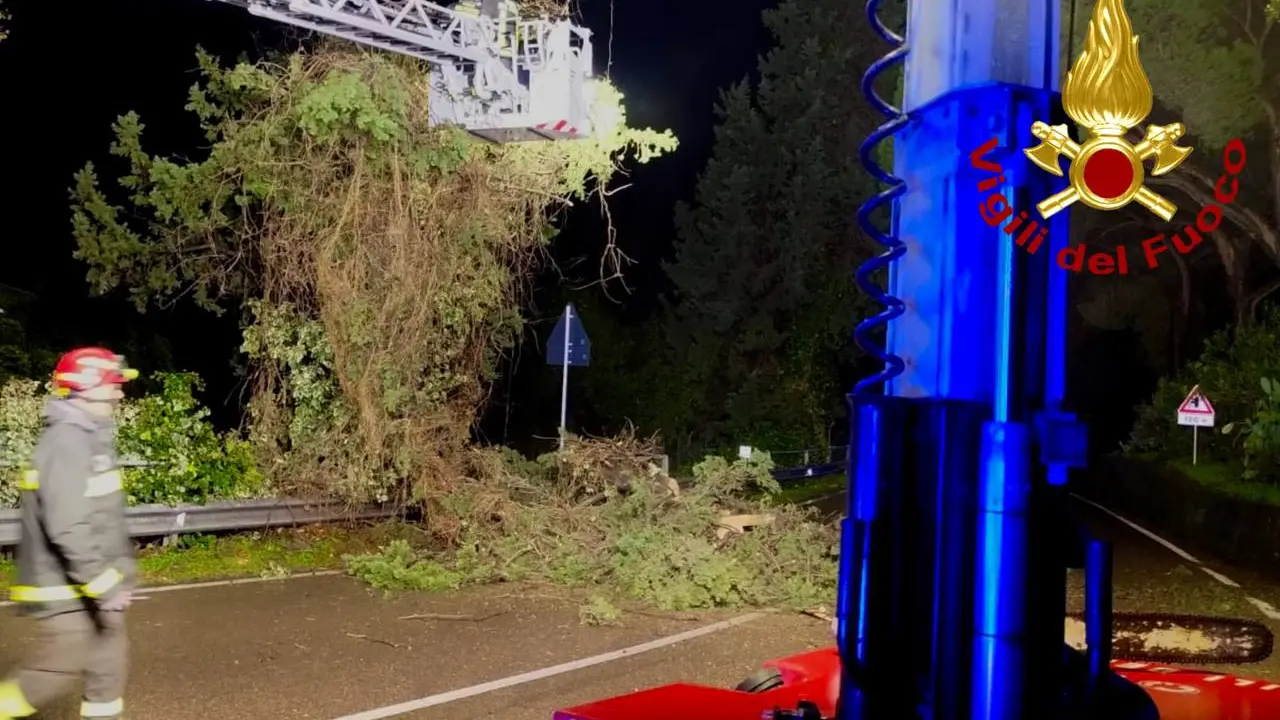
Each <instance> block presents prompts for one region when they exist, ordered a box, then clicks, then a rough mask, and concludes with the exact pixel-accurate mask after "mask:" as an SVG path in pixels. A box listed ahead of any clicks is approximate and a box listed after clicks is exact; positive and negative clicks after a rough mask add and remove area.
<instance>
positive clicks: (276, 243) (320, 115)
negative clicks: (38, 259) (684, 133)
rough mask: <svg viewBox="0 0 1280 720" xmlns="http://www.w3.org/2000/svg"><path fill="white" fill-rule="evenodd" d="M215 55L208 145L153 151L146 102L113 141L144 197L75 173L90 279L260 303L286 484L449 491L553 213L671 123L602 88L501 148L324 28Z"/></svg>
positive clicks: (197, 102) (260, 381) (253, 322)
mask: <svg viewBox="0 0 1280 720" xmlns="http://www.w3.org/2000/svg"><path fill="white" fill-rule="evenodd" d="M198 60H199V64H200V69H201V74H202V76H203V77H202V81H201V82H200V83H199V84H198V85H196V86H195V87H193V88H192V90H191V94H190V102H189V103H188V109H190V110H191V111H192V112H193V113H194V114H195V115H196V116H197V118H198V119H199V121H200V123H201V125H202V127H203V128H204V130H205V132H206V135H207V137H208V139H209V142H210V150H209V153H208V155H207V156H206V157H204V158H202V159H199V160H196V161H188V160H185V159H184V160H182V161H177V160H172V159H168V158H164V157H159V156H153V155H149V154H148V153H147V152H146V151H145V150H144V148H143V145H142V138H141V134H142V129H143V128H142V124H141V122H140V121H139V119H138V117H137V116H136V115H133V114H129V115H126V116H124V117H122V118H120V120H119V121H118V122H117V123H116V125H115V128H114V129H115V134H116V141H115V143H114V144H113V145H112V148H111V152H112V154H113V155H115V156H116V157H117V158H119V159H121V160H123V161H124V162H125V163H126V164H127V170H126V171H125V173H124V174H123V176H121V177H120V178H119V180H118V184H119V186H120V188H121V189H122V190H123V192H124V193H125V194H126V195H127V196H128V201H129V205H130V206H131V207H130V208H129V210H128V211H126V210H125V209H124V208H123V207H119V206H117V205H116V204H115V203H114V202H113V201H112V199H111V198H110V197H109V196H108V195H107V194H106V192H104V190H103V189H102V188H101V187H100V186H99V182H98V178H97V175H96V173H95V170H94V168H93V166H92V165H90V166H86V167H85V169H84V170H83V171H81V172H80V173H79V174H78V175H77V176H76V184H75V188H74V191H73V196H74V206H73V226H74V232H75V236H76V239H77V243H78V247H79V249H78V251H77V257H78V258H79V259H81V260H82V261H84V262H85V263H87V264H88V266H89V272H88V279H89V282H90V285H91V286H92V287H93V289H94V290H95V291H96V292H106V291H109V290H111V289H114V288H125V289H127V290H128V291H129V292H130V293H131V294H132V297H133V299H134V301H135V302H136V303H137V305H138V306H139V307H140V308H141V307H145V306H146V305H148V304H150V303H167V302H173V301H175V300H176V299H177V298H180V297H190V298H192V299H194V301H195V302H197V303H199V304H200V305H202V306H204V307H206V308H210V309H222V308H226V307H233V308H242V309H245V310H246V311H247V313H248V315H249V317H250V322H249V327H248V330H247V332H246V335H245V345H244V349H245V351H246V352H247V353H248V354H249V355H250V359H251V361H252V364H253V368H254V369H255V371H256V373H255V379H256V381H257V382H256V385H255V388H254V399H253V403H252V410H253V418H254V423H255V427H254V431H255V437H256V438H257V439H259V440H261V442H259V443H258V447H259V449H260V450H265V451H268V453H267V454H268V457H267V458H264V459H269V460H270V461H271V462H272V463H273V464H272V468H273V470H272V475H273V479H275V478H277V477H278V478H279V479H280V481H281V482H282V483H283V485H284V486H286V487H291V488H292V487H295V486H298V485H301V484H302V483H310V484H311V485H312V487H315V486H316V485H318V486H319V488H318V489H323V490H327V491H331V492H334V493H337V494H341V495H343V496H346V497H349V498H350V499H353V500H365V499H372V498H384V497H387V496H388V495H389V494H392V493H393V492H398V491H404V490H405V487H404V486H405V485H407V484H408V483H410V482H417V483H418V485H419V487H418V488H417V489H418V490H425V491H431V490H432V489H433V488H436V487H440V486H443V485H447V484H448V483H449V482H452V481H453V480H454V478H455V477H456V472H455V468H454V467H452V465H453V463H455V462H456V461H457V459H458V457H459V456H461V455H463V454H465V448H466V446H467V444H468V442H469V432H470V426H471V424H472V422H473V420H474V416H475V411H476V408H477V407H478V406H479V405H480V403H481V402H482V401H483V399H484V396H485V389H486V384H487V383H488V382H489V381H490V380H491V379H492V377H493V373H494V368H495V367H496V366H497V360H498V358H499V357H500V354H501V352H503V351H504V350H505V349H506V348H507V347H509V346H510V345H511V343H512V342H513V341H514V339H515V338H517V337H518V336H519V334H520V332H521V329H522V321H521V318H520V316H519V300H520V295H521V291H522V289H523V287H524V284H525V280H526V279H527V277H528V272H529V270H530V268H531V266H532V265H533V263H534V262H535V260H536V259H537V256H538V253H539V252H540V251H541V250H542V249H543V247H544V246H545V244H546V242H547V239H548V238H549V237H550V236H551V235H552V234H553V233H552V232H551V231H552V229H553V228H552V227H551V225H550V219H549V213H548V211H550V210H554V209H556V208H558V207H559V206H560V205H561V204H562V202H563V201H564V200H565V199H567V198H586V197H588V196H590V195H591V194H592V193H593V192H595V191H597V190H599V189H600V188H602V187H604V186H605V184H607V183H608V182H609V180H610V178H611V177H612V176H613V174H614V173H615V172H616V170H617V168H618V163H619V162H620V161H621V160H623V159H624V158H625V157H627V156H630V157H631V158H634V160H635V161H636V162H647V161H648V160H649V159H651V158H653V157H656V156H658V155H661V154H662V153H664V152H669V151H671V150H673V149H674V148H675V145H676V142H675V138H674V137H672V136H671V134H670V133H669V132H663V133H659V132H654V131H651V130H637V129H633V128H629V127H627V125H626V117H625V113H624V112H623V110H622V105H621V103H622V97H621V95H620V94H619V93H618V92H617V91H616V90H615V89H613V88H612V87H611V86H610V85H608V84H607V83H605V82H598V83H595V84H593V86H592V87H593V91H594V93H595V95H594V98H593V105H592V108H591V111H592V119H593V121H594V129H595V134H594V136H593V137H591V138H589V139H584V140H581V141H576V142H567V143H549V142H543V143H515V144H507V145H493V144H489V143H483V142H478V141H476V140H474V139H473V138H471V137H470V136H468V135H467V134H465V133H464V132H462V131H461V130H460V129H458V128H454V127H443V126H433V125H432V124H431V123H430V121H429V118H430V112H429V108H428V107H427V99H428V95H429V94H428V93H426V92H424V90H423V87H424V85H423V82H424V81H425V79H426V77H427V74H428V69H427V68H426V67H425V66H424V65H423V64H422V63H420V62H418V61H416V60H412V59H410V58H406V57H402V56H398V55H392V54H387V53H380V52H369V51H366V50H361V49H358V48H355V49H353V48H352V47H351V46H349V45H344V44H338V43H329V44H325V45H322V46H321V47H320V48H318V49H317V50H316V51H315V52H312V53H309V54H306V55H293V56H290V57H288V58H285V59H283V60H282V61H280V62H276V63H269V62H262V63H257V64H249V63H240V64H237V65H235V66H233V67H229V68H223V67H220V66H219V65H218V63H217V62H216V61H215V60H214V59H213V58H212V57H210V56H209V55H207V54H205V53H203V52H202V53H200V54H199V56H198ZM135 218H137V219H135ZM277 460H278V461H280V462H276V461H277Z"/></svg>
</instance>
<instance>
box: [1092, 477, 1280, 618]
mask: <svg viewBox="0 0 1280 720" xmlns="http://www.w3.org/2000/svg"><path fill="white" fill-rule="evenodd" d="M1071 497H1073V498H1075V499H1077V500H1079V501H1080V502H1084V503H1088V504H1090V505H1092V506H1094V507H1095V508H1097V509H1099V510H1101V511H1102V512H1104V513H1106V514H1108V515H1110V516H1111V517H1113V518H1115V519H1117V520H1119V521H1120V522H1122V523H1124V524H1125V525H1128V526H1129V527H1131V528H1133V529H1134V530H1137V531H1138V532H1140V533H1142V534H1143V535H1145V536H1147V537H1149V538H1151V539H1152V540H1154V541H1156V542H1158V543H1160V544H1161V545H1163V546H1164V547H1165V548H1167V549H1168V550H1169V551H1170V552H1172V553H1173V554H1174V555H1177V556H1178V557H1180V558H1182V559H1183V560H1186V561H1187V562H1189V563H1191V564H1193V565H1195V566H1196V567H1197V568H1200V570H1201V571H1203V572H1204V574H1205V575H1208V576H1209V577H1211V578H1213V579H1214V580H1217V581H1218V582H1220V583H1222V584H1223V585H1226V586H1227V587H1233V588H1238V587H1240V583H1238V582H1236V581H1235V580H1232V579H1231V578H1229V577H1227V576H1226V575H1223V574H1222V573H1220V572H1218V571H1217V570H1214V569H1213V568H1211V567H1207V566H1205V564H1204V563H1202V562H1200V561H1199V560H1197V559H1196V558H1195V557H1193V556H1192V555H1191V553H1189V552H1187V551H1186V550H1183V549H1182V548H1180V547H1178V546H1177V545H1174V544H1173V543H1171V542H1169V541H1168V540H1165V539H1164V538H1162V537H1160V536H1159V535H1157V534H1155V533H1153V532H1151V531H1150V530H1148V529H1146V528H1144V527H1142V526H1141V525H1139V524H1137V523H1135V522H1133V521H1132V520H1129V519H1128V518H1126V517H1123V516H1122V515H1120V514H1118V513H1116V512H1114V511H1113V510H1111V509H1110V508H1107V507H1103V506H1102V505H1099V504H1098V503H1096V502H1094V501H1092V500H1089V499H1087V498H1082V497H1080V496H1079V495H1076V494H1075V493H1072V494H1071ZM1259 602H1261V601H1259ZM1264 612H1265V611H1264ZM1268 617H1270V616H1269V615H1268ZM1273 619H1280V616H1278V617H1277V618H1273Z"/></svg>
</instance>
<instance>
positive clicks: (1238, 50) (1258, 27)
mask: <svg viewBox="0 0 1280 720" xmlns="http://www.w3.org/2000/svg"><path fill="white" fill-rule="evenodd" d="M1125 9H1126V10H1127V11H1128V13H1129V16H1130V18H1131V19H1132V20H1133V25H1134V28H1135V29H1136V32H1137V33H1139V35H1140V37H1141V45H1140V46H1139V50H1140V52H1141V55H1142V64H1143V67H1144V69H1145V70H1146V71H1147V75H1148V77H1150V79H1151V85H1152V87H1153V88H1154V89H1155V92H1156V97H1157V99H1158V100H1159V101H1160V102H1161V103H1162V104H1163V105H1165V106H1166V107H1167V108H1168V109H1169V110H1170V111H1172V112H1173V113H1175V117H1176V118H1177V119H1178V120H1181V121H1182V122H1184V123H1186V125H1187V128H1188V131H1189V132H1190V133H1192V134H1193V135H1194V136H1195V137H1196V138H1197V139H1198V143H1197V145H1198V147H1202V148H1203V149H1204V151H1207V152H1204V151H1200V152H1197V155H1203V157H1202V160H1205V161H1207V162H1209V163H1210V165H1209V167H1211V168H1212V169H1214V170H1215V172H1216V169H1217V160H1216V151H1217V150H1219V149H1221V148H1222V147H1223V146H1224V145H1225V144H1226V143H1227V142H1228V141H1229V140H1231V139H1232V138H1237V137H1249V136H1251V135H1252V134H1253V133H1254V131H1255V130H1257V129H1258V127H1259V125H1260V124H1261V123H1263V122H1264V121H1265V120H1266V103H1267V102H1269V101H1273V100H1275V99H1276V97H1277V95H1276V92H1277V90H1280V87H1278V86H1277V84H1276V83H1275V74H1274V69H1272V71H1271V72H1268V67H1267V59H1266V55H1265V54H1264V48H1263V44H1262V42H1260V41H1259V38H1260V37H1261V36H1262V34H1263V33H1264V32H1267V31H1268V24H1269V23H1270V22H1274V21H1265V22H1264V21H1263V20H1262V13H1261V12H1256V11H1258V10H1261V9H1262V3H1261V2H1260V0H1128V1H1127V2H1126V3H1125ZM1078 12H1079V15H1078V16H1077V21H1076V27H1077V32H1078V33H1083V30H1084V28H1085V27H1087V25H1088V18H1089V17H1090V14H1091V13H1092V12H1093V3H1092V2H1081V3H1079V8H1078ZM1247 18H1252V22H1251V23H1250V26H1249V27H1247V28H1244V27H1242V25H1243V23H1245V22H1248V20H1247ZM1079 47H1081V45H1080V43H1079V42H1077V43H1076V48H1079ZM1166 122H1167V121H1166Z"/></svg>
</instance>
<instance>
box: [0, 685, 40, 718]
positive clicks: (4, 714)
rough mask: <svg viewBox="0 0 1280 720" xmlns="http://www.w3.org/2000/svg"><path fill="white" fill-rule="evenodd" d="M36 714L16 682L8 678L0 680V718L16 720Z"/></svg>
mask: <svg viewBox="0 0 1280 720" xmlns="http://www.w3.org/2000/svg"><path fill="white" fill-rule="evenodd" d="M35 714H36V709H35V708H34V707H32V706H31V703H29V702H27V696H26V695H24V694H22V688H20V687H18V683H16V682H14V681H12V680H8V681H5V682H0V720H18V718H29V717H31V716H32V715H35Z"/></svg>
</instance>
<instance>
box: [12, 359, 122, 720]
mask: <svg viewBox="0 0 1280 720" xmlns="http://www.w3.org/2000/svg"><path fill="white" fill-rule="evenodd" d="M135 377H137V373H136V371H133V370H131V369H129V368H127V367H126V366H125V363H124V358H122V357H120V356H119V355H116V354H115V353H113V352H111V351H110V350H106V349H103V348H82V349H79V350H73V351H71V352H69V353H67V354H66V355H64V356H62V358H61V359H60V360H59V361H58V365H57V367H56V368H55V370H54V376H53V388H54V393H55V397H52V398H50V399H49V400H48V402H47V403H46V404H45V409H44V431H43V434H42V435H41V437H40V442H39V443H38V444H37V445H36V449H35V454H34V457H33V459H32V463H31V469H30V470H28V471H27V472H26V473H25V474H24V476H23V479H22V481H21V482H20V486H21V488H22V490H23V493H22V502H21V512H22V540H21V545H20V547H19V549H18V580H17V584H15V585H14V586H13V587H12V588H10V599H11V600H13V602H14V604H15V605H17V606H18V607H19V608H21V609H22V610H23V611H25V612H26V613H27V614H29V615H31V616H34V617H35V618H36V620H37V624H38V626H39V629H40V634H41V639H40V642H39V644H38V645H37V647H36V648H35V652H34V654H33V655H32V656H31V657H30V658H29V659H28V660H27V662H26V663H24V664H23V665H22V666H21V667H20V668H19V669H18V670H17V671H16V672H15V673H14V674H13V675H11V676H10V677H9V678H8V679H6V680H5V681H3V682H0V720H8V719H11V718H25V717H30V716H32V715H34V714H35V713H36V710H37V708H41V709H47V708H48V707H49V706H50V704H51V703H52V702H53V701H55V700H57V699H59V698H60V697H62V696H63V695H66V694H67V693H68V692H69V691H70V690H71V688H72V687H73V686H74V684H75V682H76V681H77V680H79V679H81V678H83V680H84V695H83V702H82V703H81V706H80V715H81V717H84V718H119V717H120V716H121V714H122V712H123V709H124V701H123V695H124V685H125V671H126V663H127V641H126V638H125V627H124V611H125V609H126V608H128V607H129V605H130V602H131V599H132V589H133V585H134V577H135V572H134V557H133V544H132V542H131V540H130V538H129V531H128V526H127V525H126V523H125V514H124V508H125V501H124V495H123V493H122V491H121V479H120V471H119V468H118V467H117V465H116V457H115V449H114V448H115V422H114V420H113V416H114V410H115V408H116V406H117V405H118V404H119V402H120V399H121V398H122V397H123V392H122V388H121V386H122V385H123V384H124V383H125V382H126V381H128V380H132V379H133V378H135Z"/></svg>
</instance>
